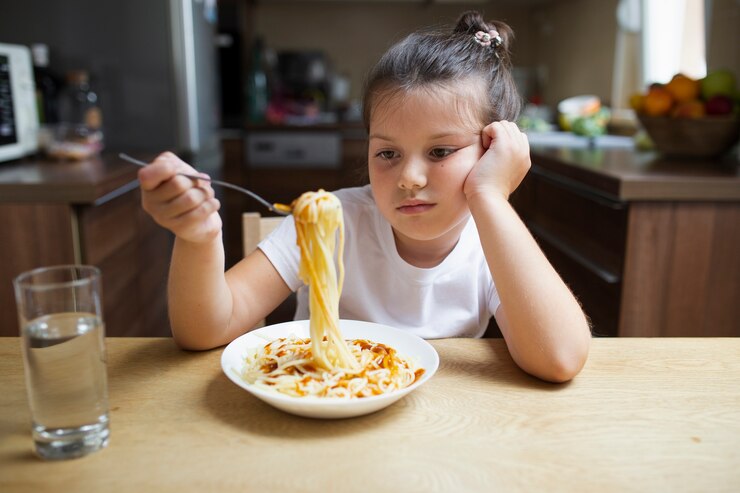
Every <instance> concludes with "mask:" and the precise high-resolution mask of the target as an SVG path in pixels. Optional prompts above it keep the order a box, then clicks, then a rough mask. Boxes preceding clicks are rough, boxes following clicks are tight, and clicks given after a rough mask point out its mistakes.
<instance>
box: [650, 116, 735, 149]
mask: <svg viewBox="0 0 740 493" xmlns="http://www.w3.org/2000/svg"><path fill="white" fill-rule="evenodd" d="M637 116H638V118H639V120H640V123H642V126H643V127H644V128H645V132H647V134H648V135H649V136H650V139H652V141H653V143H654V144H655V148H656V149H657V150H658V152H660V153H661V154H664V155H666V156H672V157H691V158H708V157H717V156H720V155H722V154H724V153H725V152H727V151H729V150H730V149H731V148H732V147H733V146H734V145H735V144H736V143H737V141H738V139H740V118H738V117H736V116H733V115H726V116H705V117H702V118H672V117H668V116H647V115H640V114H638V115H637Z"/></svg>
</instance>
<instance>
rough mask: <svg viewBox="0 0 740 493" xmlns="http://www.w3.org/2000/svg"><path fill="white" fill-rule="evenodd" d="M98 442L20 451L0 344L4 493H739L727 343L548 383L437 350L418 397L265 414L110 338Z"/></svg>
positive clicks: (739, 448)
mask: <svg viewBox="0 0 740 493" xmlns="http://www.w3.org/2000/svg"><path fill="white" fill-rule="evenodd" d="M107 343H108V356H109V360H108V367H109V385H110V405H111V443H110V445H109V446H108V448H107V449H105V450H103V451H100V452H97V453H95V454H93V455H90V456H88V457H85V458H82V459H76V460H71V461H65V462H43V461H41V460H40V459H37V458H36V457H35V456H34V455H33V453H32V451H31V436H30V431H29V413H28V408H27V404H26V395H25V390H24V382H23V370H22V364H21V356H20V345H19V340H18V339H17V338H0V389H2V398H1V399H0V433H1V435H0V491H2V492H45V491H105V492H116V491H126V492H129V491H154V492H177V493H186V492H190V491H194V492H206V491H290V492H301V491H339V492H348V491H350V492H351V491H360V492H366V491H399V492H413V491H420V492H422V491H423V492H428V491H450V492H458V491H460V492H469V491H527V492H536V491H548V492H550V491H568V492H573V491H587V492H610V491H615V492H628V491H640V492H645V491H650V492H661V491H666V492H683V491H696V492H708V491H711V492H723V491H726V492H730V491H733V492H736V491H739V490H740V339H730V338H726V339H708V338H703V339H690V338H686V339H669V338H659V339H658V338H656V339H639V338H625V339H595V340H594V341H593V346H592V351H591V355H590V358H589V361H588V363H587V365H586V367H585V368H584V370H583V372H582V373H581V374H580V375H579V376H578V377H577V378H576V379H575V380H574V381H573V382H571V383H568V384H564V385H552V384H547V383H544V382H541V381H539V380H536V379H534V378H532V377H529V376H528V375H526V374H524V373H523V372H522V371H520V370H519V369H518V368H517V367H516V366H515V365H514V363H513V362H512V360H511V358H510V357H509V354H508V352H507V350H506V347H505V345H504V342H503V341H502V340H500V339H478V340H473V339H447V340H439V341H433V342H432V344H433V345H434V347H435V348H436V349H437V351H438V352H439V355H440V359H441V366H440V369H439V371H438V373H437V374H436V375H435V376H434V378H433V379H432V380H430V381H429V382H428V383H427V384H426V385H425V386H423V387H422V388H420V389H418V390H417V391H415V392H413V393H412V394H410V395H409V396H407V397H406V398H404V399H402V400H401V401H399V402H398V403H396V404H395V405H393V406H391V407H389V408H387V409H385V410H383V411H380V412H378V413H375V414H372V415H369V416H365V417H360V418H354V419H347V420H337V421H322V420H312V419H307V418H299V417H295V416H292V415H288V414H284V413H282V412H279V411H276V410H274V409H272V408H271V407H269V406H267V405H266V404H263V403H262V402H261V401H259V400H257V399H255V398H253V397H252V396H250V395H249V394H248V393H247V392H245V391H243V390H242V389H240V388H239V387H237V386H236V385H234V384H233V383H232V382H230V381H229V380H227V378H226V377H225V376H224V375H223V374H222V373H221V369H220V366H219V358H220V355H221V350H214V351H210V352H202V353H191V352H185V351H181V350H179V349H177V348H176V347H175V345H174V343H173V342H172V341H171V340H170V339H158V338H157V339H145V338H139V339H134V338H130V339H123V338H109V339H108V341H107Z"/></svg>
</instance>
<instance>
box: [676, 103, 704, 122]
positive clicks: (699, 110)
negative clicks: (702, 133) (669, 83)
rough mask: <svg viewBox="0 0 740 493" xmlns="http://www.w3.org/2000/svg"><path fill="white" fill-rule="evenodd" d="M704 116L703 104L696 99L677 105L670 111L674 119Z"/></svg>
mask: <svg viewBox="0 0 740 493" xmlns="http://www.w3.org/2000/svg"><path fill="white" fill-rule="evenodd" d="M705 114H706V109H705V108H704V103H703V102H702V101H699V100H698V99H692V100H691V101H683V102H680V103H677V104H676V106H675V107H674V108H673V110H671V116H672V117H674V118H701V117H703V116H704V115H705Z"/></svg>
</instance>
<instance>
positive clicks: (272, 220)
mask: <svg viewBox="0 0 740 493" xmlns="http://www.w3.org/2000/svg"><path fill="white" fill-rule="evenodd" d="M282 221H283V218H282V217H278V216H273V217H262V216H261V215H260V213H259V212H244V213H243V214H242V247H243V251H244V256H245V257H246V256H247V255H249V254H250V253H252V252H253V251H254V250H255V249H256V248H257V245H258V244H259V242H260V241H262V239H263V238H265V236H267V235H268V234H270V233H271V232H272V230H274V229H275V228H277V227H278V225H279V224H280V223H281V222H282ZM295 303H296V300H295V294H293V295H291V296H290V297H289V298H288V299H287V300H286V301H285V302H283V304H282V305H280V307H278V308H277V309H276V310H275V312H273V315H277V317H278V320H276V322H283V321H288V320H292V314H293V313H294V312H295ZM265 323H266V319H263V320H261V321H260V322H259V323H257V325H255V328H257V327H264V325H265Z"/></svg>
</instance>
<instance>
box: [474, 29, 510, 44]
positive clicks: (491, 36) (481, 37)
mask: <svg viewBox="0 0 740 493" xmlns="http://www.w3.org/2000/svg"><path fill="white" fill-rule="evenodd" d="M473 39H474V40H475V42H476V43H478V44H479V45H481V46H491V45H493V47H494V48H497V47H498V46H499V45H501V43H503V42H504V41H503V40H502V39H501V36H499V34H498V31H496V30H495V29H491V30H490V31H488V32H483V31H478V32H477V33H475V35H474V36H473Z"/></svg>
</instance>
